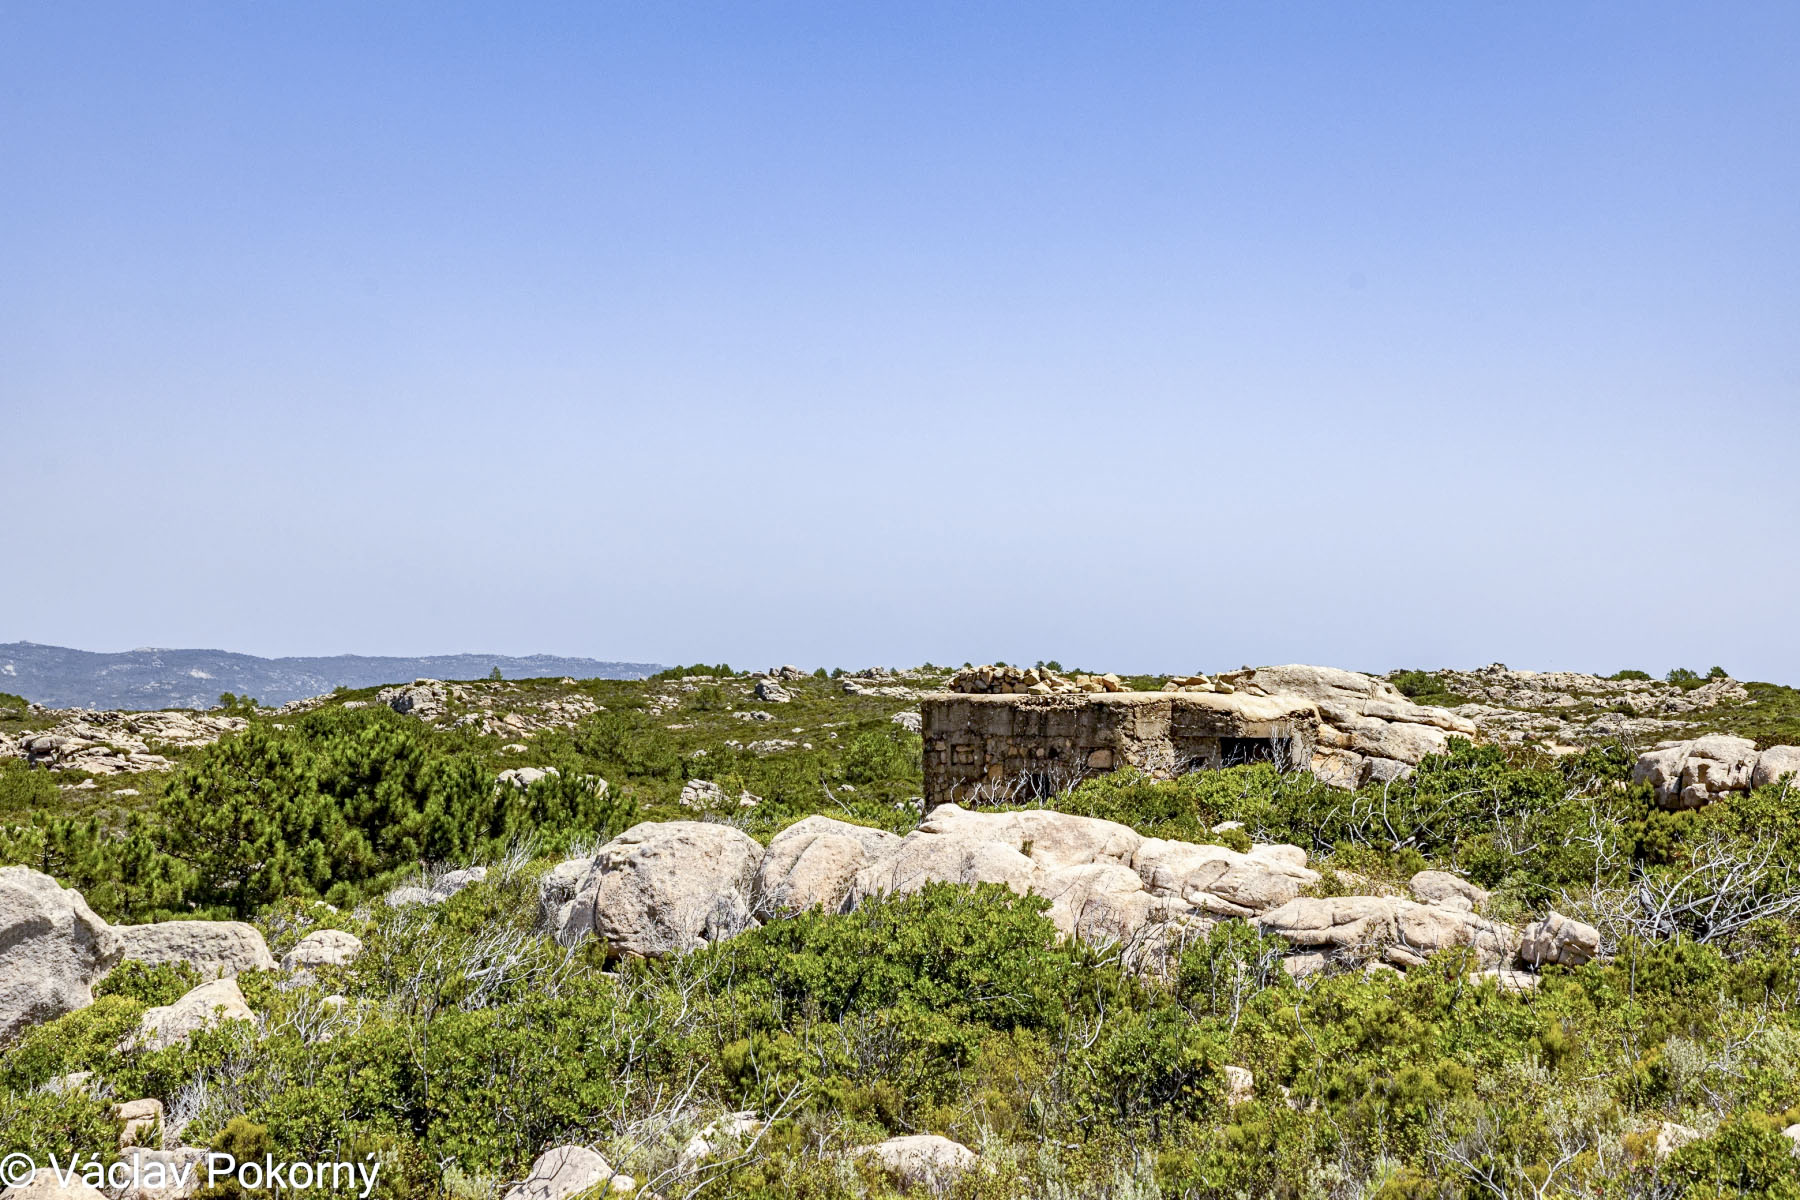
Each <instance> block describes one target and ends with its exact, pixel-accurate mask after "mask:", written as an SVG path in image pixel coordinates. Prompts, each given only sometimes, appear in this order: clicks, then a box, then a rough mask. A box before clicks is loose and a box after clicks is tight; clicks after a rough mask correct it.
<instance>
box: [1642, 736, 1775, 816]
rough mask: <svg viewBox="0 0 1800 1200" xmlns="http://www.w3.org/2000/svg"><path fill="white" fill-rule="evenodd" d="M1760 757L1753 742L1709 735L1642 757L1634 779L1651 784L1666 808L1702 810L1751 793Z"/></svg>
mask: <svg viewBox="0 0 1800 1200" xmlns="http://www.w3.org/2000/svg"><path fill="white" fill-rule="evenodd" d="M1764 753H1767V752H1766V751H1765V752H1764ZM1760 757H1761V756H1760V755H1759V754H1758V753H1757V749H1756V743H1755V742H1753V741H1751V740H1750V739H1749V738H1740V737H1729V736H1726V735H1724V734H1709V735H1708V736H1706V737H1700V738H1694V739H1693V740H1691V741H1685V742H1675V743H1673V744H1671V745H1668V746H1662V747H1658V748H1657V749H1655V750H1652V751H1649V752H1647V753H1645V754H1642V755H1640V756H1639V757H1638V761H1637V764H1636V765H1635V766H1634V767H1633V768H1632V772H1631V778H1632V781H1633V782H1634V783H1648V784H1650V785H1651V787H1652V788H1653V789H1654V790H1655V792H1656V802H1657V803H1658V804H1660V805H1662V807H1664V808H1699V807H1701V806H1703V805H1707V804H1711V803H1712V802H1713V801H1715V800H1717V799H1719V798H1721V797H1722V796H1724V795H1725V794H1726V793H1728V792H1744V791H1748V790H1749V789H1750V787H1751V786H1752V783H1753V781H1754V779H1755V776H1756V771H1757V766H1758V760H1759V758H1760ZM1776 761H1779V759H1777V760H1776Z"/></svg>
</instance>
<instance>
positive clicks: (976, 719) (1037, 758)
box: [919, 692, 1319, 810]
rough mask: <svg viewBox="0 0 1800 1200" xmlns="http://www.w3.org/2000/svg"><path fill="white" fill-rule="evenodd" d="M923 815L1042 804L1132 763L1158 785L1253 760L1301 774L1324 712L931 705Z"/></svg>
mask: <svg viewBox="0 0 1800 1200" xmlns="http://www.w3.org/2000/svg"><path fill="white" fill-rule="evenodd" d="M919 714H920V720H921V726H922V727H921V730H920V732H921V734H922V736H923V737H924V739H925V807H926V809H927V810H929V809H931V808H932V807H933V806H935V805H938V804H945V803H957V804H980V803H983V802H985V803H990V804H992V803H1004V802H1006V801H1009V800H1016V799H1025V798H1030V797H1037V796H1043V795H1047V794H1049V793H1050V792H1054V791H1058V790H1060V789H1062V788H1064V787H1068V786H1070V785H1072V784H1074V783H1076V782H1079V781H1080V780H1081V779H1083V778H1086V777H1088V776H1090V775H1097V774H1102V773H1104V772H1107V771H1112V770H1116V769H1118V768H1119V767H1123V766H1133V767H1136V768H1138V769H1139V770H1142V771H1145V772H1147V773H1148V774H1151V775H1153V776H1155V777H1157V778H1159V779H1169V778H1173V777H1174V776H1176V775H1179V774H1182V773H1184V772H1186V771H1193V770H1203V769H1209V768H1217V767H1219V766H1222V765H1229V764H1230V763H1232V762H1241V761H1249V760H1254V759H1259V758H1264V759H1274V760H1276V761H1279V762H1283V763H1287V764H1298V765H1300V766H1306V765H1307V764H1309V763H1310V762H1311V761H1312V753H1313V747H1314V745H1315V743H1316V742H1317V739H1318V731H1319V714H1318V710H1317V709H1316V708H1315V707H1314V706H1313V705H1312V703H1311V702H1310V701H1307V700H1304V699H1299V698H1296V697H1291V696H1245V695H1209V694H1205V693H1185V692H1101V693H1086V694H1081V695H1048V696H1046V695H997V696H996V695H965V694H957V693H944V694H940V695H935V696H927V697H925V699H924V700H923V701H921V702H920V705H919Z"/></svg>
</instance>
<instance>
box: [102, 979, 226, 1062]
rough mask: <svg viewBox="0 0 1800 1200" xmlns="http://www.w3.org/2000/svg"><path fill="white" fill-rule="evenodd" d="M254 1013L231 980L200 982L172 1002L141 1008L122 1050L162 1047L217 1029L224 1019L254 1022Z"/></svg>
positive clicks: (223, 1022) (178, 1043) (159, 1048)
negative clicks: (142, 1009)
mask: <svg viewBox="0 0 1800 1200" xmlns="http://www.w3.org/2000/svg"><path fill="white" fill-rule="evenodd" d="M255 1019H256V1014H255V1013H254V1012H252V1011H251V1009H250V1005H249V1004H247V1003H245V1001H244V993H243V992H241V991H239V990H238V985H237V981H236V980H235V979H219V980H215V981H213V982H212V983H203V984H201V985H200V986H199V987H197V988H195V989H194V990H193V991H191V992H189V993H188V994H187V995H185V996H183V997H182V998H181V999H179V1000H177V1001H176V1002H175V1003H173V1004H166V1005H162V1006H161V1007H158V1008H149V1009H145V1010H144V1014H143V1016H142V1017H140V1018H139V1019H138V1029H137V1033H136V1034H134V1035H133V1036H132V1037H130V1038H128V1039H126V1044H125V1046H124V1047H122V1048H124V1049H139V1050H166V1049H168V1048H169V1047H170V1046H177V1045H180V1044H181V1043H182V1042H185V1041H187V1040H188V1039H189V1038H191V1037H193V1036H194V1035H195V1034H196V1033H200V1032H202V1031H203V1030H207V1029H217V1028H218V1027H219V1026H220V1025H223V1024H225V1023H226V1022H228V1021H254V1020H255Z"/></svg>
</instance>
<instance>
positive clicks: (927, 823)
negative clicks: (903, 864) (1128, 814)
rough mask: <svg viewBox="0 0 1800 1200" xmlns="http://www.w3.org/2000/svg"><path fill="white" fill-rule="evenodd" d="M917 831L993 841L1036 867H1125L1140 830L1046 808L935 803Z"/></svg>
mask: <svg viewBox="0 0 1800 1200" xmlns="http://www.w3.org/2000/svg"><path fill="white" fill-rule="evenodd" d="M917 832H919V833H922V834H944V835H951V836H959V837H967V838H975V839H979V840H980V841H984V842H998V843H1000V844H1001V845H1005V846H1010V847H1011V848H1012V849H1014V850H1017V851H1019V852H1020V853H1021V854H1024V855H1026V856H1027V857H1029V858H1030V859H1031V861H1032V862H1033V863H1034V864H1036V865H1037V867H1038V868H1039V869H1040V870H1044V871H1056V870H1060V869H1062V868H1063V867H1078V866H1084V865H1086V864H1087V863H1096V862H1116V863H1123V864H1125V865H1127V866H1129V865H1130V863H1131V856H1132V855H1133V854H1134V853H1136V851H1137V848H1138V845H1139V843H1141V842H1142V841H1143V840H1144V838H1143V835H1142V834H1140V833H1138V832H1137V831H1136V830H1134V829H1132V828H1131V827H1130V826H1129V825H1121V824H1119V823H1118V822H1117V821H1103V820H1101V819H1100V818H1098V817H1079V816H1073V815H1071V814H1069V813H1060V812H1052V811H1051V810H1049V809H1046V808H1034V809H1028V810H1026V811H1024V812H971V811H970V810H968V809H965V808H962V807H960V806H959V805H955V804H940V805H938V806H937V807H936V808H934V809H932V810H931V812H930V813H928V814H927V815H926V817H925V819H924V820H923V821H921V822H919V828H918V831H917Z"/></svg>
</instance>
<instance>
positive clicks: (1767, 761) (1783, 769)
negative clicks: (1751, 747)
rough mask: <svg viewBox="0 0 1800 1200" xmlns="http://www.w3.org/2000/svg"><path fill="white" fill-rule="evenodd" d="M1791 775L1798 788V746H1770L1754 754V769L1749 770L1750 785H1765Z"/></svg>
mask: <svg viewBox="0 0 1800 1200" xmlns="http://www.w3.org/2000/svg"><path fill="white" fill-rule="evenodd" d="M1789 776H1792V777H1793V784H1794V786H1795V787H1797V788H1800V746H1770V747H1769V748H1768V749H1767V750H1764V751H1763V752H1762V753H1761V754H1759V755H1757V756H1756V769H1755V770H1754V771H1753V772H1751V775H1750V786H1751V787H1767V786H1769V785H1770V784H1772V783H1780V782H1781V781H1782V780H1783V779H1784V778H1787V777H1789Z"/></svg>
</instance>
